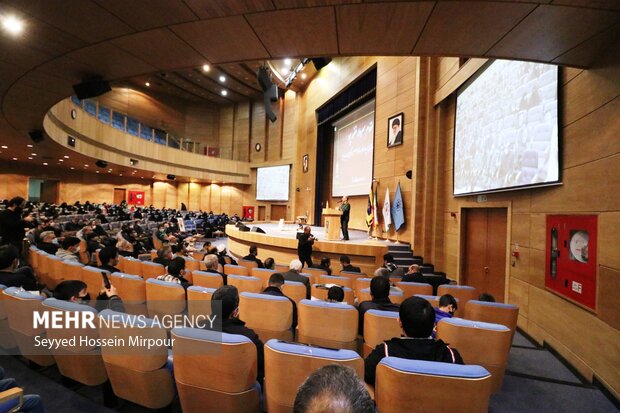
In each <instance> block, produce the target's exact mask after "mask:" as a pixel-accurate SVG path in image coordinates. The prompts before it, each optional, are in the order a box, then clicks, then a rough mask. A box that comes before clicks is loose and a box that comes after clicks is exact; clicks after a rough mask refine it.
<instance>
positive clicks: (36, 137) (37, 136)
mask: <svg viewBox="0 0 620 413" xmlns="http://www.w3.org/2000/svg"><path fill="white" fill-rule="evenodd" d="M28 135H30V139H32V141H33V142H34V143H39V142H43V139H44V137H43V131H40V130H32V131H30V132H28Z"/></svg>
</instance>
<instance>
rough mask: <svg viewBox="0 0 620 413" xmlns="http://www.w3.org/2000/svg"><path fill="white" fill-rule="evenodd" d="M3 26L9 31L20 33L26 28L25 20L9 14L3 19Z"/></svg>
mask: <svg viewBox="0 0 620 413" xmlns="http://www.w3.org/2000/svg"><path fill="white" fill-rule="evenodd" d="M2 27H3V28H4V30H6V31H7V32H9V33H11V34H14V35H18V34H20V33H21V32H22V31H23V30H24V22H23V21H21V20H19V19H17V17H15V16H7V17H5V18H3V19H2Z"/></svg>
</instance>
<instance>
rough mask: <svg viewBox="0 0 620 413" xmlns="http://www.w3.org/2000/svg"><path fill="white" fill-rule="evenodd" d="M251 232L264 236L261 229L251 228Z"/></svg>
mask: <svg viewBox="0 0 620 413" xmlns="http://www.w3.org/2000/svg"><path fill="white" fill-rule="evenodd" d="M251 232H258V233H259V234H264V233H265V231H263V229H262V228H259V227H252V231H251Z"/></svg>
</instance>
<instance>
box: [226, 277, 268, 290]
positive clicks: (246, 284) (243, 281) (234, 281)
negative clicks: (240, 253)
mask: <svg viewBox="0 0 620 413" xmlns="http://www.w3.org/2000/svg"><path fill="white" fill-rule="evenodd" d="M228 285H234V286H235V287H237V289H238V290H239V292H240V293H242V292H249V293H259V292H261V291H262V290H263V289H262V283H261V280H260V279H258V278H256V277H250V276H246V275H232V274H231V275H229V276H228Z"/></svg>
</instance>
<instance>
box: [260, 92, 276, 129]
mask: <svg viewBox="0 0 620 413" xmlns="http://www.w3.org/2000/svg"><path fill="white" fill-rule="evenodd" d="M273 89H275V94H276V101H277V100H278V88H277V86H276V85H273ZM272 96H273V91H271V93H270V92H269V91H267V92H265V93H263V105H264V106H265V115H267V117H268V118H269V120H270V121H271V122H275V121H276V120H278V116H276V114H275V113H274V112H273V108H272V107H271V99H272Z"/></svg>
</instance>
